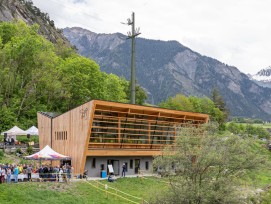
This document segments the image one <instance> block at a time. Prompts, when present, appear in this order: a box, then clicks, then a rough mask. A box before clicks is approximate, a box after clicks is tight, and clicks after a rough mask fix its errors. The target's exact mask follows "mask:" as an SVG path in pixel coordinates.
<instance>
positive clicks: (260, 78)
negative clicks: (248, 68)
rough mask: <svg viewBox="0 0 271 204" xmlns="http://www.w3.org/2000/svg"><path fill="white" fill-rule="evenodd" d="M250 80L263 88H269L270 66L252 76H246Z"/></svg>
mask: <svg viewBox="0 0 271 204" xmlns="http://www.w3.org/2000/svg"><path fill="white" fill-rule="evenodd" d="M248 76H249V77H250V79H251V80H253V81H254V82H256V83H257V84H258V85H260V86H263V87H268V88H271V66H269V67H267V68H265V69H262V70H260V71H259V72H257V73H256V74H254V75H248Z"/></svg>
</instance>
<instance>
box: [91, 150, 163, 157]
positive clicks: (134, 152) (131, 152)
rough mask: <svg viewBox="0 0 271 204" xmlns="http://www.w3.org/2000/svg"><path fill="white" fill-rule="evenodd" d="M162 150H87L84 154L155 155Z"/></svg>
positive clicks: (159, 153)
mask: <svg viewBox="0 0 271 204" xmlns="http://www.w3.org/2000/svg"><path fill="white" fill-rule="evenodd" d="M157 155H162V151H159V150H152V151H149V150H147V151H144V150H112V149H111V150H110V151H108V150H88V151H87V153H86V156H157Z"/></svg>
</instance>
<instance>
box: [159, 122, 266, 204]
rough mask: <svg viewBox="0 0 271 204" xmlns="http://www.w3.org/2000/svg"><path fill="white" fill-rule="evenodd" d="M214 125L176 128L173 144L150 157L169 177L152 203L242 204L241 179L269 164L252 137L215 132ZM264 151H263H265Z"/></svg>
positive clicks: (243, 199) (243, 198) (243, 197)
mask: <svg viewBox="0 0 271 204" xmlns="http://www.w3.org/2000/svg"><path fill="white" fill-rule="evenodd" d="M216 129H217V128H216V127H215V126H214V125H212V124H211V125H207V126H204V125H203V126H200V127H199V128H183V127H182V128H180V130H179V134H178V137H177V141H176V146H175V147H168V148H167V149H165V150H164V152H163V154H162V156H157V157H156V158H155V160H154V167H155V168H156V169H158V170H159V171H160V172H161V173H163V174H164V175H167V176H168V178H169V180H170V187H169V190H168V191H167V192H165V193H163V194H160V195H158V196H157V200H156V201H154V202H155V203H167V204H169V203H198V204H200V203H242V201H245V199H246V198H245V196H244V195H242V193H241V191H239V189H238V186H240V185H241V183H240V182H241V180H240V179H241V178H244V177H245V176H246V175H247V173H248V172H250V171H252V170H257V169H261V168H262V167H263V166H265V167H267V166H268V165H269V162H268V158H267V157H266V155H262V154H261V152H257V150H255V148H254V146H253V145H254V142H255V141H254V140H252V139H250V138H246V139H243V138H241V137H238V136H236V135H231V134H230V135H227V136H222V135H219V134H217V133H216V132H217V131H216ZM266 151H267V150H266Z"/></svg>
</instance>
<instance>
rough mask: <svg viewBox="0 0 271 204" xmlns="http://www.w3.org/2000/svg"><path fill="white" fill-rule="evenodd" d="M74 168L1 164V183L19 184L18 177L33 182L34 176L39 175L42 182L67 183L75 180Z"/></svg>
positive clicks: (66, 166) (68, 166)
mask: <svg viewBox="0 0 271 204" xmlns="http://www.w3.org/2000/svg"><path fill="white" fill-rule="evenodd" d="M73 170H74V169H73V166H71V165H67V164H65V165H62V166H54V167H53V166H51V165H43V166H40V167H38V166H33V165H31V164H19V165H16V164H13V165H12V164H0V183H4V182H7V183H11V180H12V181H13V180H14V182H15V183H17V182H18V175H19V174H24V175H27V177H26V178H25V180H27V181H32V174H38V179H39V180H40V181H59V182H66V181H70V180H71V179H72V178H73Z"/></svg>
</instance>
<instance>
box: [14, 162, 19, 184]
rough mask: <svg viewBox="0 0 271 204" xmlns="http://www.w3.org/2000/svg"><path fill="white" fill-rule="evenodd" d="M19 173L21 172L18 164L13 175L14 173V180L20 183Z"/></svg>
mask: <svg viewBox="0 0 271 204" xmlns="http://www.w3.org/2000/svg"><path fill="white" fill-rule="evenodd" d="M18 174H19V169H18V167H17V165H15V167H14V170H13V175H14V182H15V183H18Z"/></svg>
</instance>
